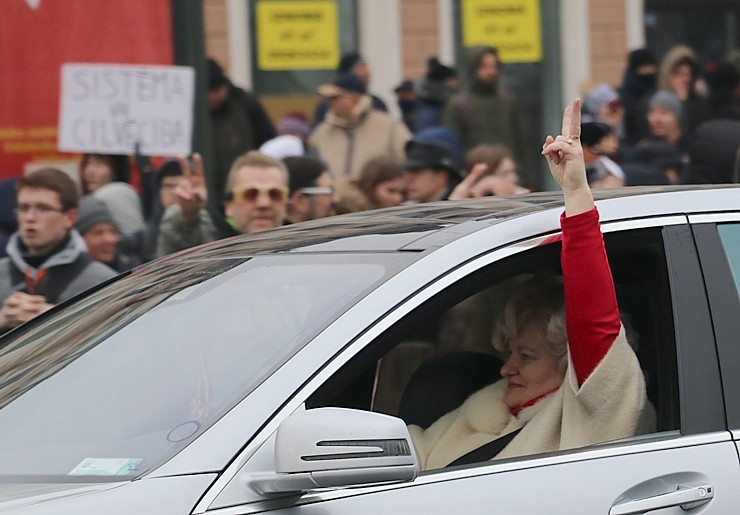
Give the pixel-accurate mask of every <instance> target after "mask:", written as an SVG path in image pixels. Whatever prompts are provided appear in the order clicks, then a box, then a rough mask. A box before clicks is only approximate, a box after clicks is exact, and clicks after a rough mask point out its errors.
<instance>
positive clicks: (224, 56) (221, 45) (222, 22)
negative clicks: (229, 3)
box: [203, 0, 246, 75]
mask: <svg viewBox="0 0 740 515" xmlns="http://www.w3.org/2000/svg"><path fill="white" fill-rule="evenodd" d="M245 1H246V0H245ZM226 20H227V18H226V0H203V25H204V31H205V36H206V43H205V44H206V55H208V56H209V57H213V58H214V59H215V60H216V61H218V62H219V63H220V64H221V65H222V66H223V68H224V71H225V72H226V74H227V75H228V74H229V40H228V33H227V30H228V29H227V21H226Z"/></svg>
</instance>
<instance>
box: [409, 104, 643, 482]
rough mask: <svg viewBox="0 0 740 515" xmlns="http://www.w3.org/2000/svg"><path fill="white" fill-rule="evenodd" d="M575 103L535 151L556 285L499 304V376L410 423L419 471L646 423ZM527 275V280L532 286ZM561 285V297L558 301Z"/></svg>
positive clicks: (552, 447) (566, 445)
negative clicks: (557, 212)
mask: <svg viewBox="0 0 740 515" xmlns="http://www.w3.org/2000/svg"><path fill="white" fill-rule="evenodd" d="M580 120H581V105H580V100H578V99H576V100H575V101H574V102H573V105H572V106H568V107H567V108H566V109H565V112H564V113H563V124H562V133H561V134H560V135H558V136H557V137H555V138H553V137H552V136H547V138H546V139H545V143H544V145H543V147H542V155H544V156H545V158H546V159H547V163H548V165H549V167H550V172H551V173H552V176H553V177H554V178H555V180H556V181H557V183H558V184H559V185H560V188H561V189H562V191H563V195H564V198H565V212H564V213H563V214H562V215H561V218H560V224H561V227H562V234H563V236H562V254H561V264H562V270H563V283H564V288H561V287H559V286H558V285H556V284H554V281H553V280H552V279H547V280H543V279H542V278H536V279H535V280H534V281H530V284H528V285H527V286H525V287H524V288H522V290H521V291H520V292H519V293H518V294H516V295H514V297H513V298H512V299H511V300H510V301H509V302H508V304H507V306H506V308H505V309H504V313H503V315H502V320H501V321H500V323H499V324H498V325H497V329H496V331H495V334H494V345H495V346H496V347H497V348H498V349H499V350H502V351H505V352H506V354H507V355H508V357H507V359H506V361H505V363H504V365H503V367H501V375H502V377H503V379H501V380H500V381H498V382H496V383H494V384H492V385H490V386H488V387H485V388H483V389H482V390H479V391H477V392H476V393H474V394H473V395H471V396H470V397H469V398H468V399H467V400H466V401H465V402H464V403H463V405H462V406H460V407H459V408H457V409H456V410H454V411H451V412H450V413H448V414H446V415H444V416H443V417H442V418H440V419H439V420H437V421H436V422H435V423H434V424H432V425H431V426H430V427H429V428H428V429H427V430H422V429H421V428H419V427H417V426H410V428H409V429H410V431H411V435H412V437H413V440H414V445H415V447H416V452H417V454H418V456H419V461H420V465H421V468H422V469H423V470H428V469H434V468H440V467H445V466H449V465H458V464H463V463H471V462H476V461H484V460H489V459H493V458H509V457H514V456H521V455H525V454H534V453H541V452H548V451H557V450H561V449H570V448H575V447H581V446H585V445H590V444H594V443H597V442H603V441H608V440H614V439H619V438H625V437H629V436H634V435H636V434H641V433H647V432H650V431H653V430H654V425H655V422H654V419H655V415H654V410H653V408H652V406H651V405H650V403H649V401H648V399H647V394H646V390H645V380H644V377H643V375H642V371H641V369H640V364H639V362H638V360H637V357H636V356H635V354H634V352H633V350H632V348H631V347H630V346H629V344H628V343H627V339H626V337H625V331H624V328H623V327H622V325H621V323H620V319H619V311H618V308H617V300H616V294H615V291H614V283H613V281H612V277H611V272H610V270H609V263H608V261H607V257H606V251H605V249H604V241H603V238H602V235H601V231H600V228H599V215H598V211H597V209H596V207H595V206H594V201H593V196H592V195H591V190H590V189H589V186H588V183H587V181H586V169H585V165H584V162H583V151H582V148H581V144H580V139H579V138H580V128H581V124H580ZM533 282H534V284H532V283H533ZM563 289H564V301H563Z"/></svg>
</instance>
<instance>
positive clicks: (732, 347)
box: [690, 213, 740, 438]
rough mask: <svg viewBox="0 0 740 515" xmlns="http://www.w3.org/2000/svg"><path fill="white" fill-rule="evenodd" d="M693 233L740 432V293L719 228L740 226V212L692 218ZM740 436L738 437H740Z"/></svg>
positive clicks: (729, 410)
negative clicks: (730, 224)
mask: <svg viewBox="0 0 740 515" xmlns="http://www.w3.org/2000/svg"><path fill="white" fill-rule="evenodd" d="M690 219H691V222H692V230H693V233H694V238H695V240H696V245H697V248H698V252H699V257H700V260H701V266H702V272H703V275H704V280H705V282H706V285H707V297H708V301H709V304H710V307H711V311H712V321H713V326H714V327H713V329H714V334H715V338H716V341H717V354H718V357H719V361H720V371H721V380H722V387H723V389H724V398H725V409H726V416H727V427H728V429H730V430H734V431H736V432H737V431H740V398H738V396H737V392H740V375H739V374H738V373H737V371H738V369H739V368H740V347H739V346H738V345H737V335H738V334H740V318H739V317H738V313H740V292H738V290H737V287H736V286H735V284H736V283H735V280H734V277H733V274H732V269H731V267H730V263H729V262H728V259H727V256H726V254H725V248H724V244H723V243H722V238H721V236H720V234H719V230H718V228H717V225H719V224H721V223H733V224H738V225H740V213H732V214H722V215H719V214H718V215H703V216H692V217H690ZM737 437H738V435H737V434H736V438H737Z"/></svg>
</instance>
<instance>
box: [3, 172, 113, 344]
mask: <svg viewBox="0 0 740 515" xmlns="http://www.w3.org/2000/svg"><path fill="white" fill-rule="evenodd" d="M16 198H17V204H16V216H17V217H18V231H17V232H16V233H15V234H13V236H11V238H10V240H9V242H8V245H7V252H8V257H6V258H3V259H0V302H2V305H1V307H0V333H2V332H5V331H7V330H9V329H12V328H13V327H16V326H18V325H20V324H22V323H24V322H26V321H28V320H30V319H32V318H34V317H35V316H37V315H39V314H41V313H43V312H44V311H46V310H48V309H50V308H51V307H53V305H54V304H57V303H59V302H62V301H65V300H67V299H69V298H71V297H73V296H75V295H77V294H78V293H81V292H83V291H84V290H86V289H88V288H91V287H93V286H95V285H97V284H98V283H100V282H102V281H105V280H106V279H109V278H111V277H113V276H115V275H116V273H115V272H114V271H113V270H112V269H110V268H109V267H107V266H105V265H104V264H102V263H99V262H97V261H94V260H92V259H91V258H90V257H89V256H88V255H87V247H86V246H85V241H84V240H83V239H82V237H81V236H80V235H79V233H78V232H77V231H76V230H75V229H74V228H73V227H74V224H75V221H76V220H77V205H78V193H77V186H76V185H75V183H74V181H72V179H70V178H69V176H67V174H65V173H64V172H62V171H61V170H57V169H55V168H44V169H41V170H37V171H35V172H33V173H31V174H29V175H28V176H26V177H22V178H20V179H18V183H17V196H16Z"/></svg>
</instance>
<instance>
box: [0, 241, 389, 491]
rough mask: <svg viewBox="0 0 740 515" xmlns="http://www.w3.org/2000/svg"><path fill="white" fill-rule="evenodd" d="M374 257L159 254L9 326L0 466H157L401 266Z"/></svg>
mask: <svg viewBox="0 0 740 515" xmlns="http://www.w3.org/2000/svg"><path fill="white" fill-rule="evenodd" d="M376 261H377V262H375V263H374V262H373V259H372V257H371V256H367V255H362V256H359V255H352V254H338V255H334V254H332V255H312V256H306V255H304V256H295V255H293V256H290V255H272V256H258V257H253V258H243V259H219V260H217V261H194V262H179V263H178V262H169V261H166V262H163V263H156V264H153V265H151V266H149V267H145V268H142V269H140V270H138V271H136V272H134V273H132V274H131V275H129V276H127V277H125V278H123V279H120V280H118V281H116V282H114V283H113V284H111V285H109V286H107V287H105V288H103V289H101V290H99V291H97V292H95V293H93V294H92V295H89V296H87V297H85V298H83V299H81V300H79V301H77V302H73V303H70V304H68V305H66V306H62V307H61V309H59V310H57V312H56V313H52V314H51V316H48V317H44V318H42V319H41V320H40V321H38V322H36V323H32V324H29V326H28V327H26V328H21V329H20V330H19V331H16V332H15V333H13V334H11V335H8V336H7V337H6V338H5V339H4V340H2V344H3V346H2V349H0V407H1V408H0V476H2V477H3V478H4V480H28V479H29V478H33V480H34V481H44V480H47V481H61V480H65V481H80V480H82V481H106V480H108V481H110V480H121V479H125V478H132V477H136V476H139V475H141V474H143V473H145V472H146V471H148V470H151V469H152V468H153V467H156V466H158V465H159V464H161V463H162V462H163V461H165V460H166V459H168V458H169V457H171V456H173V455H174V454H175V453H176V452H178V451H180V450H181V449H182V448H183V447H184V446H185V445H187V444H188V443H189V442H190V441H192V440H193V439H194V438H196V437H197V436H198V435H199V434H200V433H202V432H203V431H204V430H205V429H207V428H208V427H209V426H210V425H212V424H213V423H214V422H215V421H216V420H218V418H219V417H221V416H223V414H224V413H226V412H227V411H228V410H229V409H230V408H232V407H233V406H234V405H235V404H236V403H237V402H239V401H240V400H241V399H243V398H244V397H245V396H246V395H248V394H249V393H250V392H251V391H252V390H253V389H254V388H256V387H257V386H258V385H259V384H260V383H261V382H262V381H264V379H265V378H266V377H268V376H269V374H270V373H271V372H273V371H274V370H275V369H276V368H278V367H279V366H280V365H281V364H283V363H284V362H285V361H286V360H287V359H288V358H289V357H290V356H291V355H293V354H295V353H296V352H297V351H298V350H300V348H301V347H303V346H304V345H305V344H306V343H307V342H308V341H310V340H311V339H312V338H313V337H314V336H315V335H316V334H318V332H320V331H321V330H322V329H323V328H325V327H326V326H327V325H328V324H329V323H330V322H331V321H333V320H334V319H336V317H338V316H339V315H340V314H341V313H343V312H344V311H346V310H347V309H348V308H349V307H350V306H351V305H352V304H353V303H354V302H356V301H357V299H358V298H359V297H360V296H362V295H363V293H365V292H366V291H367V290H368V289H370V288H372V287H373V285H375V284H377V283H378V282H379V281H382V280H384V278H385V277H386V276H387V275H389V274H391V273H392V272H395V271H397V269H398V266H391V263H393V262H394V259H391V258H389V257H388V255H386V256H385V257H383V258H378V259H376ZM393 268H395V269H396V270H393ZM24 478H25V479H24ZM44 478H46V479H44Z"/></svg>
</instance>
